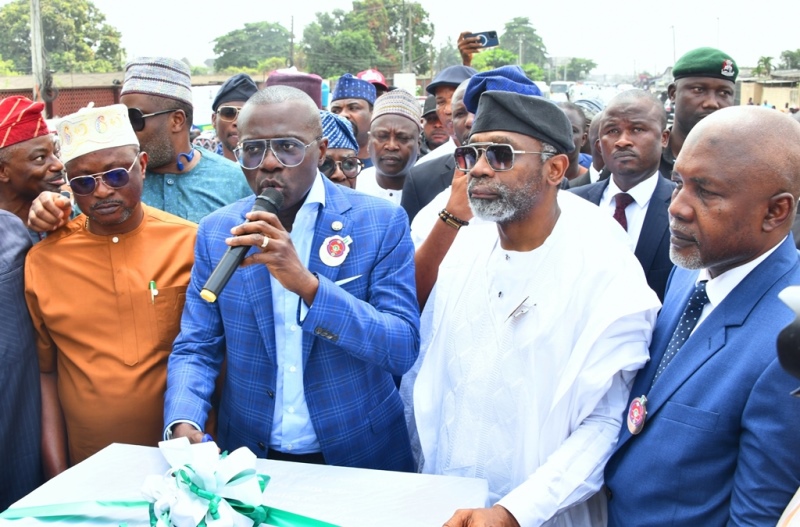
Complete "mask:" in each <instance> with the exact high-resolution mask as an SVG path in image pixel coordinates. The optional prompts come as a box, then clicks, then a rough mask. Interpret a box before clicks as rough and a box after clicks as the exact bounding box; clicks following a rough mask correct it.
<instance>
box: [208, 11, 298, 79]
mask: <svg viewBox="0 0 800 527" xmlns="http://www.w3.org/2000/svg"><path fill="white" fill-rule="evenodd" d="M290 40H291V33H290V32H289V30H288V29H286V28H285V27H283V26H282V25H280V24H277V23H272V22H251V23H247V24H245V25H244V29H235V30H233V31H231V32H230V33H226V34H224V35H222V36H221V37H217V38H216V39H214V53H216V54H217V55H218V56H217V59H216V60H215V61H214V67H215V68H216V69H217V70H226V69H228V68H251V69H255V68H257V66H258V63H259V62H261V61H263V60H265V59H268V58H270V57H288V56H289V42H290Z"/></svg>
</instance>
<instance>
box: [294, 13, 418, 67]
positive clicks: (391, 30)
mask: <svg viewBox="0 0 800 527" xmlns="http://www.w3.org/2000/svg"><path fill="white" fill-rule="evenodd" d="M316 16H317V19H316V21H314V22H312V23H311V24H309V25H308V26H306V28H305V30H304V31H303V43H302V51H303V53H304V54H305V59H306V61H307V63H306V69H307V70H309V71H311V72H313V73H317V74H319V75H321V76H323V77H328V78H330V77H338V76H339V75H342V74H343V73H347V72H349V73H353V74H355V73H357V72H358V71H361V70H364V69H367V68H378V69H379V70H381V71H383V72H384V73H389V72H392V71H401V70H402V68H403V66H404V65H406V67H407V69H409V70H411V71H414V72H416V73H417V74H424V73H426V72H427V71H428V69H429V68H430V60H431V56H430V49H431V41H432V39H433V25H432V24H431V23H430V20H429V19H428V13H427V11H425V9H424V8H423V7H422V6H421V5H420V4H417V3H411V2H404V1H402V0H363V1H358V0H356V1H354V2H353V9H352V11H343V10H341V9H336V10H334V11H332V12H330V13H317V14H316ZM404 39H410V42H411V44H410V45H409V46H406V47H405V48H404V47H403V44H404Z"/></svg>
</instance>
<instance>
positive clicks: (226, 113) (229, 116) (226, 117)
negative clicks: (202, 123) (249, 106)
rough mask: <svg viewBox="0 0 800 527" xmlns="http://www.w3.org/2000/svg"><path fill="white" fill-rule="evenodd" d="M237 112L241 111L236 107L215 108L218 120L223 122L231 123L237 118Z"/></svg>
mask: <svg viewBox="0 0 800 527" xmlns="http://www.w3.org/2000/svg"><path fill="white" fill-rule="evenodd" d="M239 110H241V108H237V107H236V106H220V107H219V108H217V115H219V118H220V119H222V120H223V121H228V122H232V121H235V120H236V119H237V118H238V117H239Z"/></svg>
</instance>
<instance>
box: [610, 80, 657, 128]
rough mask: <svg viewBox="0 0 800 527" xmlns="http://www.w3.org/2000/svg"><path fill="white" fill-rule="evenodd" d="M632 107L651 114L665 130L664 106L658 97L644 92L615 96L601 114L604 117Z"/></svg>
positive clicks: (630, 92) (627, 92)
mask: <svg viewBox="0 0 800 527" xmlns="http://www.w3.org/2000/svg"><path fill="white" fill-rule="evenodd" d="M634 105H635V106H637V107H638V108H646V109H647V110H649V111H650V112H652V116H653V118H655V119H658V122H659V123H660V124H661V129H662V130H663V129H666V127H667V113H666V112H665V111H664V104H663V103H662V102H661V101H660V100H659V99H658V97H656V96H655V95H653V94H652V93H650V92H646V91H644V90H637V89H634V90H626V91H624V92H622V93H619V94H617V95H615V96H614V98H612V99H611V100H610V101H608V105H607V106H606V108H605V110H604V112H603V113H604V114H605V115H608V114H611V113H616V112H619V111H620V110H624V109H627V108H630V107H631V106H634Z"/></svg>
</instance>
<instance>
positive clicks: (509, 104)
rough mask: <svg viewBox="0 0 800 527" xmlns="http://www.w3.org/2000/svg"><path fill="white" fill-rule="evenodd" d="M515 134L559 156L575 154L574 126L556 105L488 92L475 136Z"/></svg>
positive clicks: (483, 97)
mask: <svg viewBox="0 0 800 527" xmlns="http://www.w3.org/2000/svg"><path fill="white" fill-rule="evenodd" d="M494 131H504V132H515V133H519V134H523V135H527V136H529V137H533V138H534V139H538V140H539V141H543V142H545V143H548V144H551V145H553V146H554V147H555V149H556V150H557V151H558V153H560V154H564V153H569V152H572V151H573V150H574V149H575V143H573V141H572V125H571V124H570V122H569V119H568V118H567V115H566V114H565V113H564V112H563V111H562V110H561V108H559V107H558V106H556V105H555V104H554V103H552V102H550V101H548V100H547V99H544V98H542V97H538V96H535V95H522V94H519V93H512V92H507V91H487V92H484V93H483V94H482V95H481V98H480V102H479V103H478V112H477V113H476V114H475V122H474V123H473V124H472V133H471V134H470V136H474V135H475V134H477V133H483V132H494Z"/></svg>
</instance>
